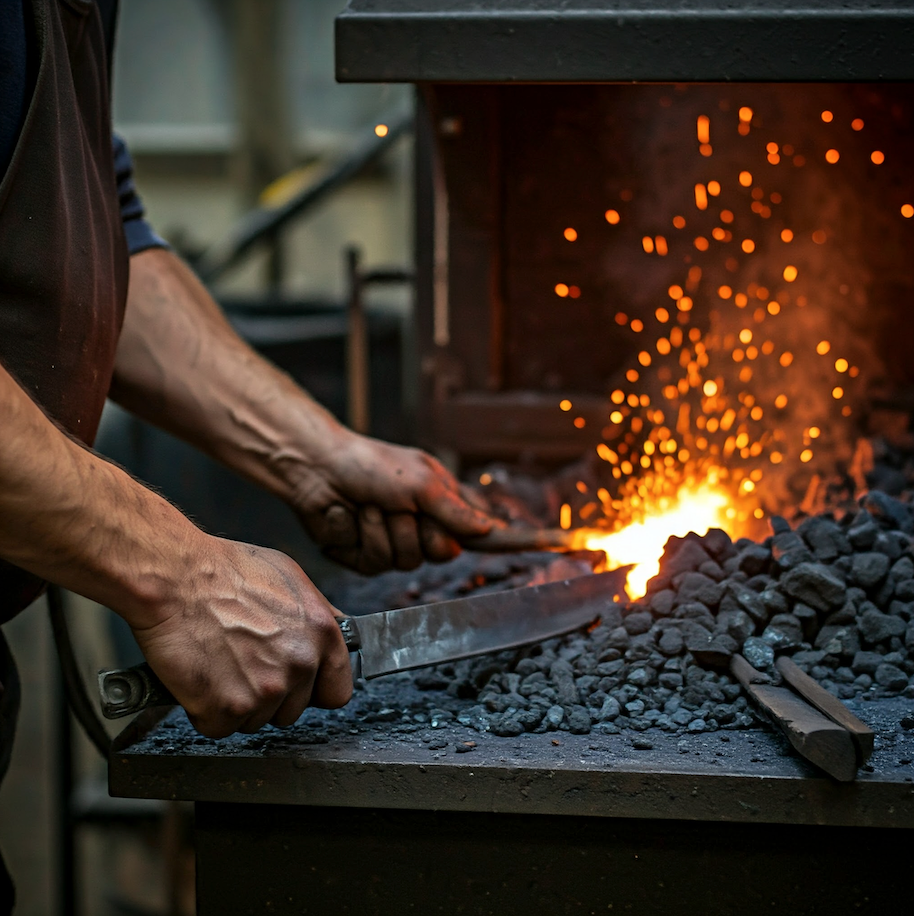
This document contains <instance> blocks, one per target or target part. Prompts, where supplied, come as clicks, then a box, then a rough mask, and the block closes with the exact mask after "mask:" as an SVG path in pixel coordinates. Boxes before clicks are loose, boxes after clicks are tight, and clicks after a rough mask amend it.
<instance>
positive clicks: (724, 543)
mask: <svg viewBox="0 0 914 916" xmlns="http://www.w3.org/2000/svg"><path fill="white" fill-rule="evenodd" d="M701 543H702V545H703V546H704V548H705V550H707V551H708V553H709V554H710V555H711V557H712V558H713V559H715V560H717V562H718V563H723V562H724V561H726V560H727V559H729V558H730V557H732V556H735V555H736V552H737V551H736V548H735V547H734V546H733V541H732V540H731V539H730V535H729V534H727V532H726V531H724V530H723V529H722V528H709V529H708V531H707V533H706V534H705V535H703V536H702V538H701Z"/></svg>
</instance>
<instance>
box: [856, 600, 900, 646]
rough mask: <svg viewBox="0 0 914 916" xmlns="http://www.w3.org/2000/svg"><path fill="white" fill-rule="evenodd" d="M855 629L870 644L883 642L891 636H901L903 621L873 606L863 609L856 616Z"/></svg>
mask: <svg viewBox="0 0 914 916" xmlns="http://www.w3.org/2000/svg"><path fill="white" fill-rule="evenodd" d="M857 629H858V630H859V631H860V635H861V636H862V637H863V639H864V640H865V641H866V642H868V643H869V644H870V645H872V646H874V645H876V644H878V643H881V642H885V640H887V639H890V638H891V637H892V636H902V635H903V634H904V632H905V629H906V627H905V622H904V620H902V619H901V618H900V617H894V616H892V615H891V614H883V613H882V612H881V611H877V610H876V609H875V608H873V609H869V610H866V611H864V612H863V613H862V614H861V615H860V616H859V617H858V618H857Z"/></svg>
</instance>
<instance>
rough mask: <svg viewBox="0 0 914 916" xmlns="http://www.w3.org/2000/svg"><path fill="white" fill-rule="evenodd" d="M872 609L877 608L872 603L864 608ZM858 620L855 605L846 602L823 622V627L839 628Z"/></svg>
mask: <svg viewBox="0 0 914 916" xmlns="http://www.w3.org/2000/svg"><path fill="white" fill-rule="evenodd" d="M866 606H869V607H872V608H875V605H873V604H870V602H868V601H867V602H864V604H863V605H862V607H866ZM856 619H857V611H856V609H855V608H854V605H853V604H851V602H850V601H845V602H844V604H843V605H842V606H841V607H839V608H838V610H837V611H832V612H831V613H830V614H827V615H826V616H825V619H824V620H823V621H822V626H824V627H839V626H843V625H845V624H850V623H854V622H855V621H856Z"/></svg>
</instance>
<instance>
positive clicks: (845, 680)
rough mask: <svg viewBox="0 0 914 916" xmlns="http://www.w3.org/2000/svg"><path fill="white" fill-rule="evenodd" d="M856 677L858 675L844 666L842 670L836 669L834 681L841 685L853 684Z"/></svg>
mask: <svg viewBox="0 0 914 916" xmlns="http://www.w3.org/2000/svg"><path fill="white" fill-rule="evenodd" d="M855 677H856V675H855V674H854V672H853V671H851V669H850V668H848V667H847V666H846V665H842V666H841V667H840V668H837V669H835V673H834V679H835V681H837V682H838V683H839V684H853V682H854V678H855Z"/></svg>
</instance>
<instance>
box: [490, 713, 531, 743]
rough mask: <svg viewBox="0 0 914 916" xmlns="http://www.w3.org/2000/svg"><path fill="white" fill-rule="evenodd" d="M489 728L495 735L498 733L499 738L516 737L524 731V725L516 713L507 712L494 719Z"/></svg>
mask: <svg viewBox="0 0 914 916" xmlns="http://www.w3.org/2000/svg"><path fill="white" fill-rule="evenodd" d="M489 730H490V731H491V732H492V734H493V735H498V737H499V738H516V737H517V736H518V735H522V734H523V733H524V726H523V725H522V724H521V723H520V721H519V720H518V718H517V716H516V714H514V713H505V714H504V715H502V716H498V717H497V718H495V719H493V720H492V724H491V725H490V726H489Z"/></svg>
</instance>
